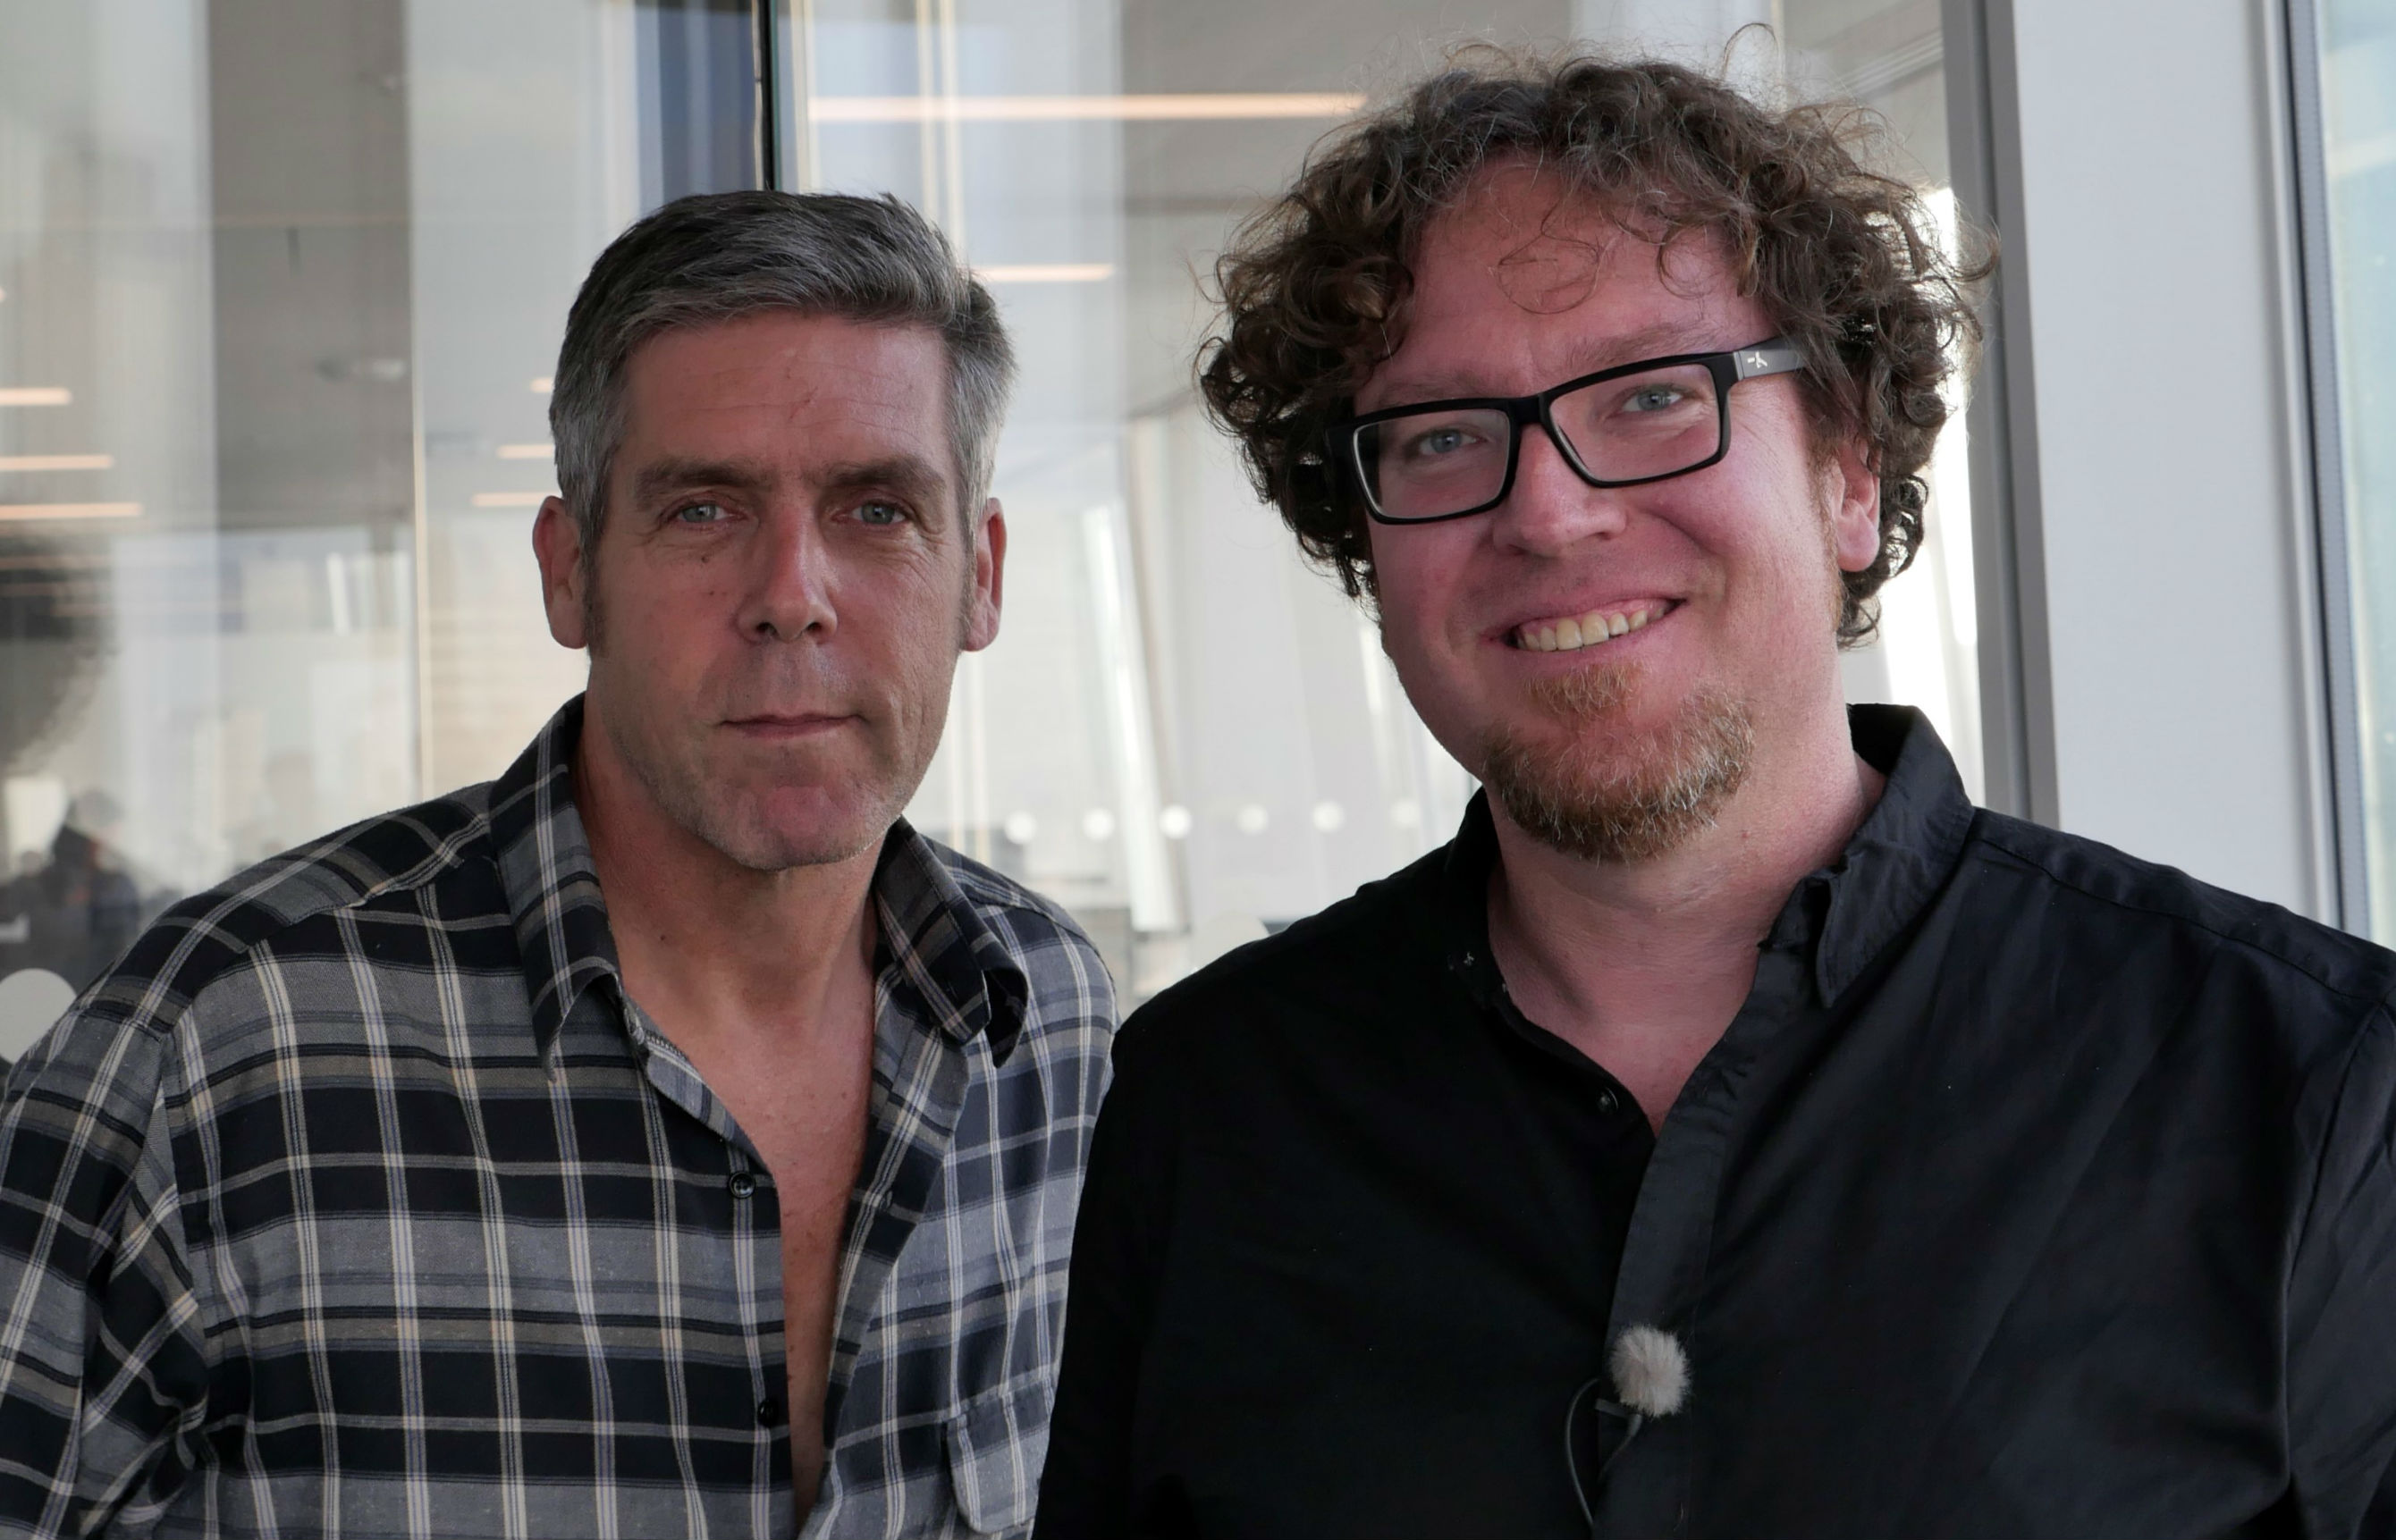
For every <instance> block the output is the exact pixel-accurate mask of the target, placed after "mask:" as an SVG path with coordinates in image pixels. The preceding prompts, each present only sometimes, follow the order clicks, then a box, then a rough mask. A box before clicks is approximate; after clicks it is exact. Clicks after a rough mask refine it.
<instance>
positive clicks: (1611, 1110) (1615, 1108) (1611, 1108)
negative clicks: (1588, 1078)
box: [1597, 1086, 1622, 1118]
mask: <svg viewBox="0 0 2396 1540" xmlns="http://www.w3.org/2000/svg"><path fill="white" fill-rule="evenodd" d="M1597 1109H1598V1110H1599V1111H1600V1112H1603V1113H1604V1114H1605V1115H1606V1116H1607V1117H1609V1118H1610V1117H1612V1116H1614V1115H1615V1114H1616V1113H1617V1112H1619V1111H1621V1110H1622V1098H1621V1097H1619V1096H1617V1095H1615V1094H1614V1092H1613V1090H1612V1089H1611V1088H1609V1087H1604V1086H1601V1087H1599V1089H1598V1093H1597Z"/></svg>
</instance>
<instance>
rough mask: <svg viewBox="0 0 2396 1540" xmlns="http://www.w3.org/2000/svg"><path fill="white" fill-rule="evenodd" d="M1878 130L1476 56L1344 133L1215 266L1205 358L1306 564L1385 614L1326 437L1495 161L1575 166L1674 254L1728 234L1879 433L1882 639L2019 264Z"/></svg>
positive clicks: (1812, 374) (1658, 69)
mask: <svg viewBox="0 0 2396 1540" xmlns="http://www.w3.org/2000/svg"><path fill="white" fill-rule="evenodd" d="M1873 125H1874V120H1873V119H1871V118H1870V116H1869V114H1866V113H1863V112H1861V111H1860V110H1859V109H1857V108H1854V107H1852V106H1832V105H1820V104H1817V105H1808V106H1800V107H1796V108H1793V109H1790V110H1786V111H1775V110H1771V109H1768V108H1765V107H1763V106H1760V105H1758V104H1757V103H1755V102H1753V101H1750V100H1748V99H1747V98H1746V97H1745V96H1742V95H1741V94H1740V93H1739V92H1738V91H1737V90H1735V89H1733V88H1732V87H1731V86H1727V85H1725V84H1724V83H1723V82H1722V81H1720V80H1717V79H1713V78H1710V77H1709V76H1707V75H1704V74H1701V73H1697V72H1696V71H1694V70H1689V69H1685V68H1683V67H1681V66H1679V65H1674V64H1668V63H1661V62H1657V61H1654V60H1606V59H1603V58H1598V57H1593V56H1591V55H1586V54H1573V55H1567V56H1564V57H1561V58H1540V57H1535V56H1528V55H1524V54H1519V53H1510V52H1507V51H1504V50H1500V49H1496V48H1488V47H1482V48H1475V49H1472V50H1470V51H1468V52H1466V53H1461V54H1458V56H1456V57H1455V58H1453V59H1451V60H1450V67H1449V68H1447V69H1446V70H1444V71H1443V72H1442V73H1438V74H1436V75H1433V76H1432V77H1431V78H1430V79H1428V80H1425V81H1424V82H1422V83H1421V84H1420V85H1418V86H1415V87H1414V88H1413V89H1412V90H1411V91H1410V92H1408V93H1407V94H1406V96H1405V97H1404V100H1400V101H1398V102H1397V103H1396V104H1394V105H1392V106H1391V107H1389V108H1387V109H1385V110H1383V111H1381V112H1379V113H1374V114H1371V115H1368V116H1366V117H1364V118H1362V119H1360V120H1358V121H1357V122H1355V123H1353V124H1351V125H1349V126H1347V127H1345V128H1343V129H1341V130H1340V131H1338V133H1337V134H1336V135H1334V136H1333V137H1331V138H1330V139H1326V140H1324V143H1323V144H1321V145H1319V146H1318V147H1317V148H1316V150H1315V152H1314V153H1313V154H1311V156H1310V157H1309V158H1308V161H1307V164H1306V166H1305V168H1304V169H1303V170H1302V171H1301V172H1300V173H1299V175H1298V181H1297V183H1296V185H1294V186H1293V187H1291V188H1290V189H1289V191H1288V192H1285V193H1284V194H1283V195H1282V196H1281V197H1280V198H1278V199H1276V200H1275V201H1274V202H1273V203H1271V205H1269V206H1266V207H1265V208H1263V209H1262V210H1260V211H1258V213H1257V214H1256V215H1255V216H1253V217H1252V218H1250V219H1248V220H1247V221H1246V222H1245V223H1244V224H1243V225H1242V226H1241V227H1240V229H1239V230H1238V232H1236V233H1235V234H1234V235H1233V237H1232V241H1231V246H1230V248H1229V249H1228V250H1227V251H1226V252H1225V253H1224V255H1223V257H1222V258H1221V259H1220V260H1219V261H1218V263H1217V265H1216V270H1215V271H1216V281H1217V284H1218V286H1219V289H1220V296H1221V300H1222V306H1223V325H1222V326H1221V328H1220V330H1219V332H1218V335H1217V336H1216V337H1215V338H1214V339H1211V340H1210V341H1209V342H1208V343H1207V345H1206V347H1205V351H1204V352H1202V353H1201V355H1200V360H1199V363H1200V367H1199V385H1200V388H1201V390H1202V391H1203V392H1205V398H1206V404H1207V406H1208V408H1209V409H1210V410H1211V411H1212V413H1213V414H1214V416H1215V418H1216V419H1217V420H1218V422H1220V423H1221V424H1222V425H1223V426H1224V427H1225V428H1227V429H1228V430H1230V431H1231V433H1232V434H1233V435H1234V436H1236V437H1237V438H1238V440H1239V442H1240V445H1241V448H1242V451H1243V453H1244V455H1245V458H1246V460H1247V463H1248V470H1249V472H1250V475H1251V477H1252V479H1253V480H1254V481H1255V483H1256V486H1257V490H1258V493H1259V494H1260V495H1261V496H1262V497H1263V498H1265V499H1266V500H1268V501H1270V502H1271V503H1272V504H1273V506H1275V507H1276V508H1278V509H1279V510H1280V511H1281V514H1282V517H1283V519H1284V520H1285V522H1286V523H1287V524H1289V526H1290V528H1291V530H1292V531H1294V532H1295V533H1296V534H1297V536H1298V544H1299V545H1300V546H1301V547H1302V548H1304V550H1305V551H1306V552H1307V554H1308V555H1310V556H1311V557H1312V558H1313V559H1315V560H1316V561H1317V562H1319V563H1322V564H1324V565H1326V566H1328V567H1330V568H1331V569H1332V570H1333V571H1335V572H1337V573H1338V577H1339V579H1340V582H1341V584H1342V586H1343V587H1345V588H1346V590H1347V591H1348V592H1349V593H1350V594H1351V596H1354V597H1359V598H1362V599H1364V600H1365V601H1366V602H1367V603H1370V602H1371V601H1372V599H1373V597H1374V579H1373V570H1372V554H1371V547H1370V545H1369V543H1368V541H1367V539H1366V535H1365V525H1364V508H1363V504H1362V500H1361V499H1360V498H1357V497H1356V496H1355V495H1354V493H1353V491H1352V489H1351V488H1350V487H1349V486H1348V485H1346V483H1345V482H1344V481H1343V480H1342V479H1341V478H1340V477H1338V475H1336V474H1335V473H1334V471H1332V468H1331V467H1330V465H1329V464H1327V463H1326V461H1325V458H1324V439H1325V433H1326V431H1327V430H1328V429H1329V428H1330V426H1331V425H1332V424H1333V423H1334V422H1336V421H1338V420H1339V419H1340V418H1344V417H1346V416H1348V415H1350V413H1351V411H1352V405H1351V404H1352V402H1353V401H1354V399H1355V395H1356V392H1357V390H1358V389H1359V388H1360V387H1361V386H1362V385H1363V384H1364V381H1365V379H1366V378H1369V377H1370V375H1371V373H1372V371H1373V369H1374V368H1375V367H1376V366H1377V365H1379V364H1380V363H1381V362H1382V361H1383V360H1385V359H1387V358H1388V357H1389V356H1390V355H1391V353H1392V352H1394V351H1395V350H1396V348H1397V346H1398V343H1399V341H1400V339H1401V338H1402V337H1403V335H1404V323H1405V313H1404V312H1405V299H1406V295H1407V292H1408V289H1409V286H1410V285H1411V281H1412V275H1411V272H1409V269H1408V266H1407V264H1408V262H1409V261H1410V260H1411V259H1412V258H1413V255H1414V253H1415V252H1416V250H1417V248H1418V245H1419V243H1420V241H1421V239H1422V235H1423V231H1424V229H1425V227H1426V226H1427V225H1428V224H1429V223H1430V222H1431V221H1432V220H1433V219H1436V218H1437V217H1438V216H1439V215H1440V214H1441V213H1442V212H1443V211H1444V210H1445V209H1447V208H1449V207H1451V206H1453V205H1454V204H1455V202H1456V201H1457V200H1458V197H1459V196H1460V195H1461V194H1462V193H1463V192H1465V190H1466V188H1467V186H1468V184H1469V183H1470V182H1471V179H1472V177H1473V174H1474V173H1475V172H1477V171H1479V170H1480V169H1481V168H1483V167H1484V166H1488V165H1490V164H1491V163H1493V162H1497V161H1501V160H1514V159H1530V160H1533V161H1535V162H1537V164H1540V165H1543V166H1553V167H1557V168H1560V169H1562V170H1563V171H1564V174H1565V175H1566V176H1567V177H1568V178H1569V179H1571V181H1572V183H1573V185H1574V186H1575V187H1577V189H1579V190H1580V191H1581V192H1585V193H1587V194H1588V195H1590V196H1591V198H1593V199H1594V201H1595V202H1596V203H1597V204H1599V205H1600V206H1603V207H1604V209H1605V210H1606V211H1607V212H1608V213H1609V215H1610V216H1611V217H1612V218H1613V219H1614V221H1615V222H1616V223H1617V224H1618V225H1620V226H1621V227H1622V228H1623V229H1624V230H1625V231H1626V232H1631V233H1633V234H1635V235H1638V236H1641V237H1643V238H1646V239H1652V240H1654V241H1655V242H1656V244H1657V259H1658V260H1659V261H1661V260H1662V259H1663V256H1664V253H1665V251H1666V250H1667V249H1668V248H1670V247H1671V245H1672V243H1673V242H1674V241H1676V240H1677V239H1679V238H1680V237H1681V236H1683V235H1684V234H1697V235H1700V236H1703V237H1710V238H1712V239H1714V240H1716V241H1718V242H1719V243H1720V245H1721V248H1722V250H1723V251H1724V253H1725V255H1726V257H1727V258H1728V259H1729V260H1730V262H1731V266H1732V273H1733V277H1734V279H1735V281H1736V282H1737V285H1738V286H1739V290H1740V292H1741V293H1743V294H1748V295H1751V296H1753V297H1755V298H1756V299H1759V300H1760V301H1761V302H1762V304H1763V306H1764V310H1765V312H1767V313H1768V314H1769V315H1770V316H1771V317H1772V319H1773V322H1774V325H1776V327H1777V330H1778V331H1779V333H1780V334H1781V335H1782V336H1785V337H1787V338H1788V339H1790V341H1792V342H1794V343H1795V344H1796V345H1797V346H1798V347H1799V348H1800V349H1802V350H1803V351H1804V356H1805V358H1806V361H1807V362H1806V366H1805V369H1804V372H1803V373H1802V374H1800V375H1799V376H1797V377H1796V378H1798V379H1799V380H1800V381H1802V387H1801V388H1802V389H1803V391H1804V396H1805V399H1806V403H1807V407H1808V412H1809V416H1810V418H1811V419H1812V426H1813V431H1814V440H1815V445H1816V447H1817V452H1821V453H1827V452H1828V446H1830V445H1836V444H1840V443H1845V442H1850V441H1851V439H1852V438H1853V437H1855V436H1857V435H1859V436H1860V437H1861V439H1862V441H1863V443H1864V444H1865V445H1866V447H1867V451H1868V457H1869V463H1870V465H1871V467H1872V469H1873V471H1875V472H1876V473H1877V474H1878V475H1879V477H1880V483H1881V512H1880V520H1881V544H1880V552H1879V555H1878V557H1877V558H1876V559H1875V560H1874V561H1873V563H1872V564H1871V565H1870V567H1867V568H1866V569H1864V570H1863V571H1861V572H1849V573H1844V574H1843V577H1844V581H1845V589H1846V591H1845V595H1844V603H1843V604H1842V605H1841V607H1840V617H1839V625H1838V636H1839V640H1840V642H1841V643H1842V644H1846V645H1854V644H1859V643H1861V642H1863V641H1864V640H1866V639H1867V638H1869V637H1870V635H1871V633H1872V630H1873V627H1874V626H1875V624H1876V623H1877V619H1878V617H1877V614H1876V609H1877V606H1875V605H1874V604H1871V602H1870V601H1871V598H1872V595H1873V594H1874V593H1876V592H1877V591H1879V589H1880V587H1881V585H1882V584H1884V583H1885V582H1886V581H1888V579H1889V578H1894V577H1896V576H1897V574H1898V573H1900V572H1902V571H1904V570H1905V568H1906V566H1907V564H1910V562H1911V561H1912V560H1913V554H1914V551H1915V550H1916V548H1917V547H1919V546H1920V544H1921V542H1922V511H1923V505H1924V503H1925V502H1926V500H1927V497H1928V493H1927V489H1926V488H1925V486H1924V485H1923V480H1922V471H1923V468H1924V466H1926V465H1927V464H1928V463H1929V459H1930V453H1931V449H1932V447H1933V445H1935V444H1936V443H1937V437H1938V430H1939V428H1940V427H1941V426H1942V425H1943V424H1944V423H1945V422H1946V420H1947V412H1948V405H1947V399H1946V396H1945V394H1944V391H1943V387H1944V386H1945V385H1946V383H1947V381H1948V378H1949V375H1950V372H1951V371H1952V370H1953V369H1954V367H1955V366H1956V365H1955V361H1956V358H1957V356H1958V354H1959V352H1968V350H1969V349H1970V348H1971V346H1972V345H1974V344H1976V343H1977V341H1978V339H1979V336H1980V326H1979V321H1978V318H1977V314H1976V313H1975V311H1974V300H1975V299H1976V296H1977V291H1978V288H1979V285H1981V284H1982V283H1983V282H1984V281H1985V279H1986V278H1987V276H1988V274H1989V272H1990V270H1991V269H1992V267H1993V265H1994V258H1993V255H1992V245H1991V244H1990V243H1989V242H1988V241H1987V240H1986V239H1985V238H1980V237H1976V238H1975V246H1976V247H1977V250H1978V251H1979V252H1980V253H1981V254H1980V255H1978V256H1976V257H1974V258H1972V259H1964V260H1960V261H1959V260H1957V259H1953V258H1950V256H1949V255H1948V254H1947V253H1946V252H1945V251H1944V250H1943V249H1942V248H1941V246H1940V244H1939V242H1938V240H1937V237H1936V235H1935V234H1934V233H1933V230H1932V226H1931V221H1930V218H1929V215H1928V212H1927V210H1926V209H1925V208H1924V207H1923V203H1922V200H1921V198H1920V195H1919V194H1918V193H1917V192H1916V191H1915V190H1914V189H1913V188H1912V187H1910V186H1909V185H1908V184H1907V183H1905V182H1904V181H1901V180H1899V179H1896V178H1894V177H1890V176H1887V175H1884V174H1883V173H1881V172H1878V171H1875V170H1872V169H1870V168H1869V167H1868V166H1867V165H1866V164H1865V162H1866V159H1867V157H1868V153H1869V144H1868V140H1869V137H1870V133H1871V132H1872V128H1873ZM1959 344H1960V346H1959Z"/></svg>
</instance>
